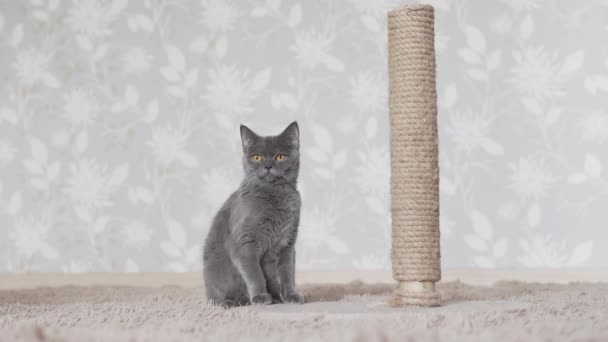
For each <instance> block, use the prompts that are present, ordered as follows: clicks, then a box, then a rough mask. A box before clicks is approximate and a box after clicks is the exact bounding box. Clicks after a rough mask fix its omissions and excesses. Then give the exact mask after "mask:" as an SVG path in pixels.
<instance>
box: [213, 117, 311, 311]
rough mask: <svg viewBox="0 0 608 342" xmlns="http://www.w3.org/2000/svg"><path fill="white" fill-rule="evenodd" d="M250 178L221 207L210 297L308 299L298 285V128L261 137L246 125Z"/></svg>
mask: <svg viewBox="0 0 608 342" xmlns="http://www.w3.org/2000/svg"><path fill="white" fill-rule="evenodd" d="M241 140H242V145H243V153H244V154H243V167H244V169H245V179H244V180H243V181H242V182H241V185H240V186H239V188H238V189H237V190H236V191H235V192H234V193H233V194H232V195H231V196H230V197H229V198H228V199H227V200H226V202H225V203H224V205H223V206H222V208H221V209H220V210H219V212H218V213H217V215H216V216H215V219H214V220H213V223H212V225H211V229H210V230H209V235H208V236H207V240H206V242H205V247H204V252H203V265H204V271H203V273H204V280H205V287H206V291H207V299H208V300H209V301H211V302H213V303H216V304H219V305H222V306H225V307H231V306H236V305H247V304H250V303H251V304H271V303H303V302H304V299H303V297H302V296H301V295H300V294H298V293H297V292H296V289H295V280H294V272H295V243H296V238H297V234H298V224H299V220H300V193H299V192H298V190H297V179H298V172H299V168H300V153H299V145H300V141H299V140H300V138H299V130H298V124H297V122H293V123H291V124H290V125H289V126H288V127H287V128H286V129H285V130H284V131H283V132H282V133H281V134H279V135H277V136H269V137H261V136H258V135H257V134H255V133H254V132H253V131H252V130H250V129H249V128H247V127H246V126H243V125H241Z"/></svg>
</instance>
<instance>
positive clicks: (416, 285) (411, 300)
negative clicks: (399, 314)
mask: <svg viewBox="0 0 608 342" xmlns="http://www.w3.org/2000/svg"><path fill="white" fill-rule="evenodd" d="M440 302H441V297H440V296H439V292H437V289H436V288H435V282H433V281H399V284H397V288H396V289H395V291H394V292H393V297H392V298H391V301H390V303H389V304H390V305H391V306H404V305H416V306H439V304H440Z"/></svg>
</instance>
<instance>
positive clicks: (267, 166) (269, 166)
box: [264, 165, 272, 170]
mask: <svg viewBox="0 0 608 342" xmlns="http://www.w3.org/2000/svg"><path fill="white" fill-rule="evenodd" d="M264 167H265V168H266V170H270V169H271V168H272V165H266V166H264Z"/></svg>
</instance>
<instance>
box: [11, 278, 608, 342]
mask: <svg viewBox="0 0 608 342" xmlns="http://www.w3.org/2000/svg"><path fill="white" fill-rule="evenodd" d="M390 288H391V287H390V286H389V285H365V284H363V283H352V284H349V285H335V286H330V285H319V286H303V287H301V289H302V292H303V294H304V295H305V297H306V300H307V302H308V303H307V304H305V305H272V306H256V307H241V308H236V309H230V310H224V309H221V308H218V307H213V306H208V305H206V304H205V299H204V298H203V295H202V290H201V289H192V288H188V289H186V288H178V287H165V288H160V289H159V288H154V289H153V288H140V287H139V288H138V287H61V288H43V289H36V290H31V289H28V290H3V291H0V341H222V342H228V341H362V342H363V341H608V284H590V283H581V284H569V285H557V284H545V285H543V284H525V283H518V282H501V283H497V284H496V285H494V286H492V287H474V286H469V285H464V284H462V283H458V282H450V283H445V284H440V291H441V295H442V298H443V300H444V305H443V306H442V307H438V308H429V309H424V308H389V307H386V306H385V304H384V303H385V301H386V299H387V298H388V297H387V296H388V294H389V291H390Z"/></svg>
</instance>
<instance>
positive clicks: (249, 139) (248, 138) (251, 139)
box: [241, 125, 259, 149]
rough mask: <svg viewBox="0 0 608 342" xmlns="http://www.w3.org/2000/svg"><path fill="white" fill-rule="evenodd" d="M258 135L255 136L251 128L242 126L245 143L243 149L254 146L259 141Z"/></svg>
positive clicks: (242, 140)
mask: <svg viewBox="0 0 608 342" xmlns="http://www.w3.org/2000/svg"><path fill="white" fill-rule="evenodd" d="M258 138H259V137H258V135H257V134H255V133H254V132H253V131H252V130H250V129H249V127H247V126H245V125H241V142H242V143H243V149H246V148H248V147H249V146H251V145H253V143H255V142H256V141H257V140H258Z"/></svg>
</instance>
